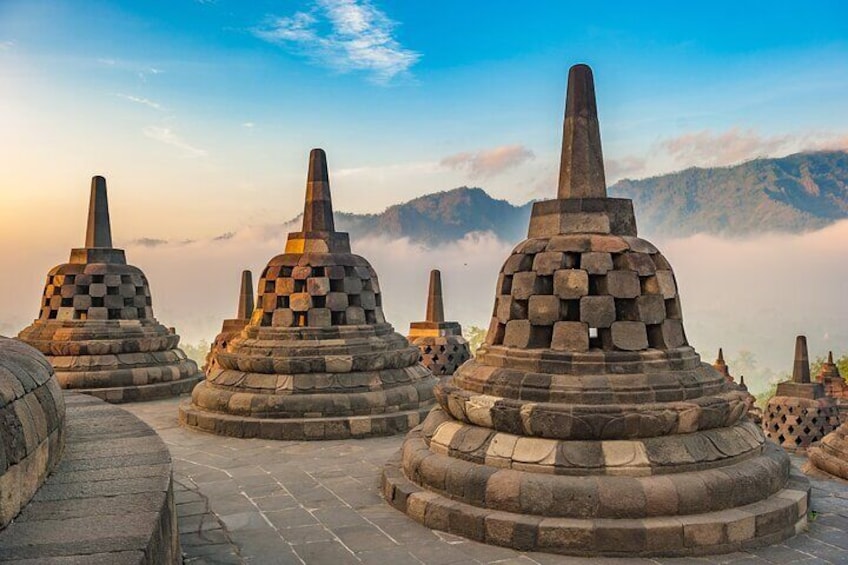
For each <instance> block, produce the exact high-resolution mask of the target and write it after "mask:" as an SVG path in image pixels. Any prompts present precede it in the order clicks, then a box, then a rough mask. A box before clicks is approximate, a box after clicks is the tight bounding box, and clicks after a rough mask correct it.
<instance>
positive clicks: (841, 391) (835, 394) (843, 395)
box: [816, 351, 848, 424]
mask: <svg viewBox="0 0 848 565" xmlns="http://www.w3.org/2000/svg"><path fill="white" fill-rule="evenodd" d="M816 380H817V381H818V382H820V383H821V384H822V386H823V387H824V393H825V394H826V395H828V396H829V397H831V398H832V399H833V400H835V401H836V407H837V408H838V409H839V421H840V422H841V423H843V424H844V423H848V383H846V382H845V379H843V378H842V375H841V374H840V372H839V367H837V366H836V363H834V362H833V351H828V352H827V361H825V362H824V363H823V364H822V368H821V371H820V372H819V374H818V376H817V377H816Z"/></svg>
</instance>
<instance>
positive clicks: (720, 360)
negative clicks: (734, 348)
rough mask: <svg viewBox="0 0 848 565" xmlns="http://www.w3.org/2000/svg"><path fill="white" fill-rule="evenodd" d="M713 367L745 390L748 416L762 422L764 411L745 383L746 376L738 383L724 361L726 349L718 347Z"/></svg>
mask: <svg viewBox="0 0 848 565" xmlns="http://www.w3.org/2000/svg"><path fill="white" fill-rule="evenodd" d="M713 368H714V369H715V370H716V371H718V372H719V373H721V375H722V376H723V377H724V379H725V380H726V381H727V382H729V383H732V384H735V385H736V386H737V387H739V389H740V390H742V391H744V392H745V402H747V403H748V418H749V419H750V420H751V421H752V422H754V423H755V424H760V423H762V421H763V411H762V410H760V408H759V407H758V406H757V404H756V402H757V398H756V397H755V396H754V395H753V394H751V393H750V392H749V391H748V386H747V385H746V384H745V377H744V376H740V377H739V382H738V383H737V382H736V379H734V378H733V375H731V374H730V368H729V367H728V366H727V363H726V362H725V361H724V350H723V349H722V348H721V347H719V348H718V357H716V360H715V361H713Z"/></svg>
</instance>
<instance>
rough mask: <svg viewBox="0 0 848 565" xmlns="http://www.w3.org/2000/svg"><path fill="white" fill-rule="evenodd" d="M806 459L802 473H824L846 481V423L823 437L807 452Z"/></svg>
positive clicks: (847, 427) (847, 437) (847, 454)
mask: <svg viewBox="0 0 848 565" xmlns="http://www.w3.org/2000/svg"><path fill="white" fill-rule="evenodd" d="M807 457H808V461H807V463H806V464H805V466H804V471H806V472H810V471H813V470H817V471H824V472H825V473H827V474H828V475H833V476H835V477H839V478H840V479H844V480H846V481H848V423H846V424H842V425H841V426H839V427H838V428H836V429H835V430H833V431H832V432H830V433H829V434H827V435H826V436H824V438H822V440H821V443H820V444H819V445H815V446H813V447H811V448H810V449H809V450H808V451H807Z"/></svg>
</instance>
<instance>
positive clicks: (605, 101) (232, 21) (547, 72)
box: [0, 0, 848, 349]
mask: <svg viewBox="0 0 848 565" xmlns="http://www.w3.org/2000/svg"><path fill="white" fill-rule="evenodd" d="M576 62H586V63H589V64H590V65H592V66H593V68H594V71H595V79H596V86H597V92H598V103H599V111H600V119H601V130H602V138H603V141H604V151H605V156H606V166H607V174H608V180H609V181H610V182H612V181H615V180H616V179H618V178H621V177H622V176H631V177H643V176H646V175H650V174H656V173H661V172H666V171H670V170H676V169H680V168H684V167H686V166H691V165H702V166H711V165H723V164H729V163H735V162H738V161H740V160H744V159H748V158H752V157H756V156H763V155H782V154H787V153H790V152H793V151H796V150H800V149H811V148H830V147H843V148H844V147H848V112H846V110H845V108H846V102H845V100H846V98H845V93H846V92H848V4H846V3H844V2H841V1H834V2H804V3H798V2H779V1H778V2H775V1H770V2H748V3H743V4H740V3H739V2H738V1H737V2H722V1H717V2H708V3H688V4H686V3H680V2H561V1H549V2H522V3H516V2H507V1H502V0H489V1H486V2H455V1H443V0H430V1H428V2H408V1H399V0H398V1H392V2H389V1H382V0H380V1H367V0H306V1H301V0H292V1H282V0H281V1H267V0H265V1H251V2H244V1H236V0H198V1H193V0H161V1H151V0H146V1H143V2H139V1H131V0H124V1H112V2H106V1H97V0H87V1H86V2H84V3H83V2H78V1H71V0H55V1H42V0H0V123H2V124H3V125H2V127H0V171H2V173H0V196H2V200H0V252H2V254H3V256H4V267H3V273H4V276H3V277H0V331H6V333H9V329H8V328H9V327H10V326H11V327H14V328H15V329H18V328H19V327H20V325H21V324H23V323H26V322H27V321H28V320H29V319H30V318H31V317H32V315H33V314H34V312H35V310H36V309H37V299H38V298H37V294H38V289H39V288H40V286H41V284H42V280H43V276H44V273H45V272H46V270H47V269H48V268H49V267H50V266H51V265H52V264H55V263H58V262H62V261H65V260H66V258H67V253H68V249H69V248H70V247H73V246H78V245H81V244H82V242H83V230H84V217H85V209H86V206H87V199H88V195H87V191H88V183H89V179H90V177H91V175H93V174H102V175H105V176H106V177H107V179H108V182H109V189H110V200H111V205H112V215H113V229H114V238H115V241H116V243H117V244H119V245H123V246H125V247H127V248H128V249H129V250H130V258H131V260H132V261H133V262H135V263H136V264H140V266H143V267H145V268H146V269H147V270H148V271H154V272H157V271H159V272H161V270H162V269H163V268H164V267H163V266H164V265H168V266H169V267H168V269H169V270H168V271H167V274H162V275H160V276H161V277H162V279H165V280H160V281H159V282H157V281H156V280H153V281H152V282H153V284H154V286H155V287H156V290H157V292H158V295H159V296H161V297H162V298H161V299H160V303H161V302H164V305H163V308H164V310H163V308H160V309H158V310H157V312H158V313H159V316H160V317H163V311H164V313H169V309H170V308H171V307H170V306H168V305H169V304H172V303H175V302H176V301H179V300H180V298H179V294H178V293H179V292H186V290H187V288H188V287H190V286H191V284H205V285H207V286H208V285H210V284H213V283H210V281H209V280H208V278H206V273H208V272H222V273H224V272H226V273H234V274H233V276H231V277H229V278H228V279H227V280H226V281H221V283H220V284H224V283H226V286H224V287H222V288H220V289H218V288H217V287H216V288H215V290H214V291H213V292H212V295H214V296H215V297H220V296H224V295H228V294H227V293H229V292H231V289H230V288H229V287H230V286H233V285H235V284H236V282H237V279H238V271H239V270H240V269H241V268H242V267H243V264H242V263H246V262H248V260H247V259H244V260H240V254H241V255H242V256H245V257H247V256H249V257H250V261H252V262H253V263H255V265H252V266H253V267H254V268H255V269H259V268H261V266H262V265H261V264H260V263H262V262H263V261H264V260H265V259H267V256H268V254H269V253H271V252H272V251H273V249H271V247H273V246H271V245H265V246H259V247H254V248H252V250H251V252H247V251H246V250H244V249H233V250H232V252H227V253H226V254H223V255H221V254H218V255H215V254H212V255H209V258H210V260H218V261H228V262H229V263H226V264H220V265H216V266H214V267H211V266H207V267H204V266H203V265H200V264H198V263H197V261H193V260H188V258H187V256H186V254H187V253H189V252H190V251H189V250H191V249H192V247H191V246H190V245H189V246H183V247H182V248H183V250H184V251H185V253H183V254H182V255H180V253H178V252H176V251H174V250H175V249H180V248H181V247H180V246H179V245H176V244H177V243H178V242H184V241H187V240H197V241H209V240H210V239H211V238H213V237H215V236H217V235H220V234H223V233H227V232H244V230H245V229H248V228H249V227H250V226H261V225H266V224H271V223H280V222H283V221H285V220H288V219H290V218H291V217H293V216H295V215H296V214H298V213H299V212H300V210H301V208H302V198H303V186H304V176H305V171H306V162H307V156H308V152H309V149H310V148H311V147H316V146H320V147H324V148H325V149H326V150H327V152H328V155H329V160H330V168H331V175H332V181H333V194H334V199H335V204H336V209H337V210H345V211H357V212H363V211H367V212H374V211H380V210H382V209H384V208H385V207H386V206H388V205H390V204H393V203H397V202H401V201H405V200H408V199H409V198H412V197H414V196H418V195H420V194H425V193H429V192H433V191H437V190H443V189H448V188H453V187H455V186H459V185H464V184H465V185H476V186H482V187H484V188H485V189H486V190H487V191H489V192H490V193H491V194H493V195H495V196H497V197H501V198H506V199H508V200H510V201H513V202H516V203H520V202H525V201H526V200H528V199H530V198H540V197H550V196H552V195H553V194H554V190H555V187H554V181H555V175H556V171H557V167H558V159H557V154H558V151H559V144H560V135H561V121H562V112H563V102H564V89H565V78H566V71H567V68H568V67H569V66H570V65H571V64H573V63H576ZM840 233H841V232H840ZM141 238H152V239H162V240H167V241H169V242H170V243H171V245H172V247H171V248H169V249H165V248H158V249H159V250H158V251H156V250H155V249H154V250H149V249H144V248H137V249H134V247H137V246H134V244H133V242H134V241H136V240H139V239H141ZM843 241H844V240H843ZM266 243H267V242H266ZM278 243H279V242H275V245H277V244H278ZM477 244H479V242H477V243H475V244H474V245H477ZM469 245H470V244H469ZM492 245H496V244H494V243H493V244H492ZM277 247H279V245H277ZM508 247H509V245H506V244H505V247H504V249H507V248H508ZM475 249H476V248H475ZM485 249H487V250H488V251H491V252H492V253H496V252H497V253H501V252H502V251H503V249H500V248H498V249H497V250H493V248H491V247H487V248H485ZM734 249H736V248H734ZM380 250H381V247H380V246H375V247H374V252H377V253H378V252H379V251H380ZM260 251H261V253H260ZM191 253H194V254H195V255H194V256H195V257H200V256H204V257H205V255H204V254H203V253H202V252H199V251H192V252H191ZM169 254H171V255H169ZM372 260H373V261H374V263H375V264H376V263H380V262H381V260H380V259H379V258H374V257H372ZM501 260H502V257H500V256H499V255H495V257H494V258H492V259H491V261H490V262H491V263H492V264H493V265H494V264H499V262H500V261H501ZM496 267H497V265H495V271H496V270H497V269H496ZM12 268H15V270H16V271H17V273H16V275H14V277H13V278H14V279H15V280H14V281H10V280H9V279H10V277H9V276H8V274H7V273H8V272H9V270H10V269H12ZM427 268H429V265H428V266H427ZM481 269H483V267H481ZM482 272H483V271H481V273H482ZM389 276H391V275H389ZM481 276H482V275H481ZM489 276H492V277H493V276H494V274H493V273H490V274H489ZM151 278H152V275H151ZM383 278H386V275H385V274H384V275H383ZM231 279H232V280H231ZM447 279H448V280H450V277H447ZM422 280H423V279H422ZM166 281H173V286H168V285H169V284H171V283H166ZM490 282H491V281H488V280H487V281H485V282H484V283H483V287H484V288H486V289H487V292H488V289H489V287H491V286H492V284H493V282H492V283H491V284H490ZM421 284H422V285H423V283H421ZM448 284H450V283H448ZM21 288H26V289H27V290H28V292H29V295H32V296H29V295H27V296H22V295H20V294H19V291H20V290H21ZM406 291H407V289H406V288H405V287H404V288H403V290H398V291H395V292H396V295H398V296H402V297H411V296H412V295H411V294H410V295H406V294H404V293H405V292H406ZM409 292H411V289H410V290H409ZM166 295H167V296H168V298H164V297H165V296H166ZM210 296H211V295H210ZM409 299H410V300H411V298H409ZM187 302H191V299H188V300H187ZM487 302H488V300H487ZM206 305H207V306H206V308H205V309H204V311H203V312H197V311H196V307H195V310H193V311H192V312H193V314H192V316H194V317H195V318H197V317H199V318H203V319H209V320H217V319H218V318H219V316H220V313H221V312H228V311H229V310H230V309H231V308H230V307H229V305H227V304H222V303H220V302H214V303H213V302H207V303H206ZM488 309H489V307H488V306H487V307H486V308H485V310H488ZM409 311H412V309H411V308H410V310H409ZM404 312H405V311H404ZM487 313H488V312H484V313H483V316H485V315H486V314H487ZM403 315H406V314H403ZM410 315H411V314H410ZM468 318H469V321H470V320H471V319H474V320H478V319H479V318H480V316H478V315H476V314H475V315H473V316H472V315H471V314H470V313H469V315H468ZM183 319H184V320H185V321H186V323H188V318H180V316H178V319H177V320H176V321H174V322H172V323H179V322H180V321H181V320H183ZM166 321H167V320H166ZM213 325H217V322H215V323H214V324H213ZM4 326H5V328H6V329H4ZM793 331H794V330H793ZM789 342H790V349H791V337H790V339H789Z"/></svg>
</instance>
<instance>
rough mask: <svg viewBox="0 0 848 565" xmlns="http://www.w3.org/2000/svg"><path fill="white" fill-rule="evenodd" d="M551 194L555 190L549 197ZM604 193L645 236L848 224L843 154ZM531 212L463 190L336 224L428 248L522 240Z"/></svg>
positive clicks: (342, 216)
mask: <svg viewBox="0 0 848 565" xmlns="http://www.w3.org/2000/svg"><path fill="white" fill-rule="evenodd" d="M555 191H556V188H555V187H553V186H552V187H551V196H553V195H554V194H555ZM608 192H609V195H610V196H613V197H619V198H631V199H632V200H633V203H634V206H635V209H636V217H637V220H638V223H639V228H640V231H641V232H642V233H646V234H650V235H668V236H686V235H691V234H694V233H709V234H717V235H723V236H730V237H733V236H745V235H753V234H758V233H764V232H784V233H786V232H788V233H799V232H804V231H810V230H815V229H819V228H822V227H825V226H827V225H829V224H831V223H833V222H835V221H837V220H840V219H844V218H848V153H846V152H843V151H820V152H811V153H797V154H794V155H789V156H786V157H780V158H763V159H755V160H752V161H747V162H745V163H741V164H738V165H734V166H730V167H714V168H698V167H692V168H690V169H686V170H683V171H679V172H675V173H670V174H666V175H661V176H656V177H651V178H646V179H640V180H630V179H624V180H620V181H618V182H617V183H615V184H613V185H612V186H610V187H609V190H608ZM531 208H532V202H528V203H527V204H524V205H521V206H515V205H513V204H511V203H509V202H507V201H506V200H498V199H495V198H492V197H491V196H489V195H488V194H487V193H486V192H485V191H484V190H483V189H481V188H472V187H467V186H463V187H460V188H454V189H453V190H447V191H443V192H437V193H433V194H427V195H425V196H421V197H419V198H415V199H414V200H410V201H409V202H405V203H403V204H396V205H394V206H390V207H389V208H387V209H386V210H385V211H383V212H382V213H380V214H348V213H343V212H342V213H339V212H337V213H336V225H337V229H339V230H343V231H348V232H350V233H351V235H352V236H353V237H355V238H358V237H363V236H378V235H382V236H387V237H390V238H393V239H394V238H400V237H408V238H409V239H410V240H411V241H414V242H418V243H422V244H425V245H436V244H439V243H446V242H450V241H455V240H457V239H461V238H462V237H463V236H465V235H466V234H468V233H471V232H487V231H488V232H492V233H494V234H495V235H496V236H498V237H499V238H501V239H503V240H505V241H519V240H521V239H523V238H524V237H525V236H526V230H527V222H528V218H529V216H530V211H531ZM296 220H297V219H294V220H292V222H290V223H289V224H291V225H296V224H295V222H296ZM289 224H287V225H289Z"/></svg>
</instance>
